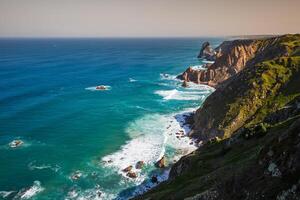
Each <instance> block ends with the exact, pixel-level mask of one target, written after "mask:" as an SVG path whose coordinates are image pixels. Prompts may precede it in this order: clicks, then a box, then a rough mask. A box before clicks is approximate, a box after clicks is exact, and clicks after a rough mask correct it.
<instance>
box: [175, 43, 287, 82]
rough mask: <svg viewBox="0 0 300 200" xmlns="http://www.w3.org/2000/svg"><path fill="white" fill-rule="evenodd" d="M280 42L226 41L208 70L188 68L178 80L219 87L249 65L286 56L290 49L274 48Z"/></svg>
mask: <svg viewBox="0 0 300 200" xmlns="http://www.w3.org/2000/svg"><path fill="white" fill-rule="evenodd" d="M278 40H280V39H278V38H270V39H265V40H255V39H252V40H234V41H225V42H223V43H222V44H221V45H220V46H219V47H217V48H216V50H215V52H216V56H215V57H216V58H215V62H214V63H213V64H207V65H206V68H207V69H206V70H194V69H192V68H188V69H187V70H186V71H185V72H183V74H182V75H180V76H178V78H179V79H182V80H185V81H191V82H195V83H198V84H207V85H210V86H213V87H218V85H219V84H220V83H222V82H223V81H225V80H227V79H228V78H230V77H231V76H233V75H235V74H237V73H238V72H240V71H241V70H242V69H244V68H245V67H246V66H248V65H254V64H255V63H258V62H261V61H262V60H263V59H272V58H275V57H278V56H279V57H280V56H283V55H286V54H287V53H288V49H286V48H285V47H284V45H282V46H280V47H279V46H277V47H276V48H274V45H275V44H276V43H278ZM254 55H255V56H254Z"/></svg>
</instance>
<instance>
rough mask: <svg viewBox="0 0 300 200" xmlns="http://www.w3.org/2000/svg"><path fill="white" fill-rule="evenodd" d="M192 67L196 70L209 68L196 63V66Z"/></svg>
mask: <svg viewBox="0 0 300 200" xmlns="http://www.w3.org/2000/svg"><path fill="white" fill-rule="evenodd" d="M191 68H192V69H194V70H207V68H206V67H204V66H203V65H194V66H191Z"/></svg>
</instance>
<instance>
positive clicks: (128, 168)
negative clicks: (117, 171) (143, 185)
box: [122, 165, 132, 172]
mask: <svg viewBox="0 0 300 200" xmlns="http://www.w3.org/2000/svg"><path fill="white" fill-rule="evenodd" d="M131 170H132V165H130V166H128V167H126V168H125V169H123V170H122V171H123V172H130V171H131Z"/></svg>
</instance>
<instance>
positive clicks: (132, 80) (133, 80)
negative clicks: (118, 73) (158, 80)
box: [129, 78, 137, 82]
mask: <svg viewBox="0 0 300 200" xmlns="http://www.w3.org/2000/svg"><path fill="white" fill-rule="evenodd" d="M136 81H137V80H135V79H133V78H129V82H136Z"/></svg>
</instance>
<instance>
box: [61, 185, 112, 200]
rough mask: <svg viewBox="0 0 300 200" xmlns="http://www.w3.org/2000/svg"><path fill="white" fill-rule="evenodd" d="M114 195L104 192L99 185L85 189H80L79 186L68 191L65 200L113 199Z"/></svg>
mask: <svg viewBox="0 0 300 200" xmlns="http://www.w3.org/2000/svg"><path fill="white" fill-rule="evenodd" d="M115 198H116V195H114V194H108V193H106V192H104V191H103V190H102V189H101V188H100V186H99V185H96V187H94V188H91V189H86V190H81V189H80V188H73V189H71V190H70V191H69V192H68V195H67V197H66V200H71V199H76V200H111V199H115Z"/></svg>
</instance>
